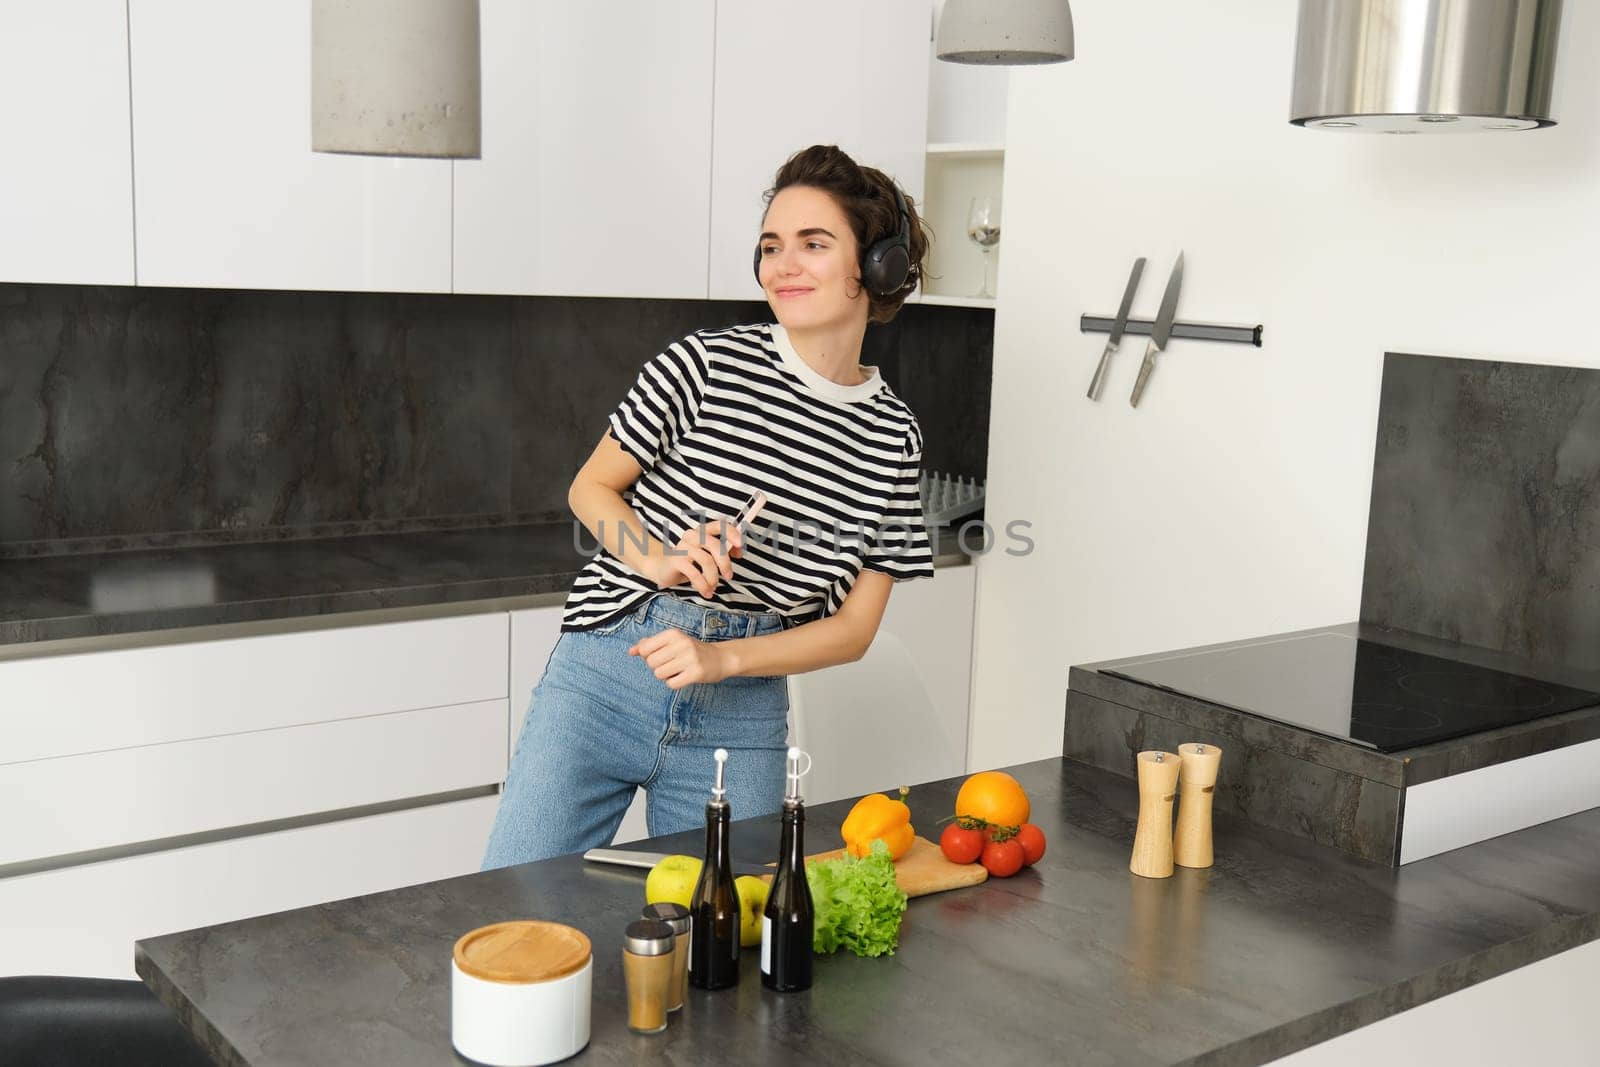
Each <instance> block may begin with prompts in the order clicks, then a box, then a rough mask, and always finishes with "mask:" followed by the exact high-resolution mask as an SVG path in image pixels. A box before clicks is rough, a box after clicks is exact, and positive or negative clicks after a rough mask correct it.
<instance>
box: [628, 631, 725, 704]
mask: <svg viewBox="0 0 1600 1067" xmlns="http://www.w3.org/2000/svg"><path fill="white" fill-rule="evenodd" d="M628 655H630V656H642V657H643V658H644V661H645V663H647V664H649V666H650V669H651V670H653V671H655V674H656V677H657V678H660V679H661V680H662V681H663V682H666V683H667V687H668V688H670V689H682V688H683V687H684V686H686V685H693V684H695V683H696V682H720V681H722V680H723V679H724V678H726V677H728V676H729V675H730V674H732V673H733V671H732V665H731V664H730V663H729V662H728V659H729V657H728V653H727V651H726V650H725V649H723V648H721V647H719V646H717V645H714V644H710V643H708V642H705V641H697V640H695V639H694V638H692V637H690V636H689V635H688V634H686V633H684V632H683V631H682V630H674V629H671V628H668V629H665V630H662V631H661V632H660V633H658V634H652V635H651V636H649V637H646V638H645V639H644V640H642V641H639V642H636V643H635V644H634V646H633V647H632V648H630V649H628Z"/></svg>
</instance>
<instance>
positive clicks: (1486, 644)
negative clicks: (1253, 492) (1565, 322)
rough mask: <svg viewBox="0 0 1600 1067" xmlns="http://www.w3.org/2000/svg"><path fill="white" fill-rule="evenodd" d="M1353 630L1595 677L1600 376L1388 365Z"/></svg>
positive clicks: (1469, 364) (1599, 651) (1454, 362)
mask: <svg viewBox="0 0 1600 1067" xmlns="http://www.w3.org/2000/svg"><path fill="white" fill-rule="evenodd" d="M1361 621H1362V622H1368V623H1375V624H1377V625H1380V626H1389V627H1395V628H1398V629H1402V630H1410V631H1413V632H1415V633H1421V634H1427V635H1429V636H1432V637H1440V638H1445V639H1446V640H1450V641H1459V642H1462V643H1464V644H1468V645H1476V646H1479V647H1482V648H1490V649H1496V650H1499V651H1502V652H1509V653H1513V654H1516V655H1519V656H1524V657H1527V658H1528V659H1531V660H1534V661H1536V662H1544V663H1559V664H1565V665H1567V666H1571V667H1576V668H1580V669H1584V670H1594V669H1597V668H1600V370H1585V369H1579V368H1574V367H1553V366H1540V365H1531V364H1519V363H1498V362H1489V361H1479V360H1469V359H1446V358H1438V357H1429V356H1410V355H1398V354H1394V353H1391V354H1389V355H1388V356H1387V358H1386V361H1385V363H1384V373H1383V395H1382V404H1381V408H1380V412H1379V416H1378V443H1377V454H1376V461H1375V463H1374V465H1373V484H1372V511H1371V517H1370V519H1369V521H1368V527H1367V557H1366V567H1365V573H1364V577H1363V582H1362V590H1361Z"/></svg>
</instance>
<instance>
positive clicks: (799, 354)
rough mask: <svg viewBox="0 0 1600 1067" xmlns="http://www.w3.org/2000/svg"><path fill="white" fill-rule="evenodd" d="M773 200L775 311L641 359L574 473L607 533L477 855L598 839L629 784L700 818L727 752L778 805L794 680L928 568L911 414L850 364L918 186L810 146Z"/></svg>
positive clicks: (763, 260) (896, 262) (912, 274)
mask: <svg viewBox="0 0 1600 1067" xmlns="http://www.w3.org/2000/svg"><path fill="white" fill-rule="evenodd" d="M766 200H767V209H766V213H765V215H764V217H763V220H762V223H763V224H762V233H761V237H760V239H759V241H758V243H757V246H756V253H755V265H756V277H757V280H758V281H759V282H760V283H761V287H762V289H763V290H764V291H765V293H766V296H767V300H768V302H769V303H770V304H771V306H772V310H773V313H774V315H776V317H777V320H778V321H777V323H775V324H769V325H758V326H741V327H734V328H732V329H727V330H714V331H702V332H699V333H695V334H692V335H690V336H689V337H686V338H684V339H683V340H682V341H680V342H678V343H676V344H673V345H671V346H670V347H669V348H668V349H667V350H666V351H665V352H663V353H661V354H660V355H659V356H657V357H656V358H655V359H653V360H651V361H650V362H649V363H647V364H646V365H645V367H644V369H643V370H642V371H641V372H640V374H639V378H638V381H637V382H636V383H635V384H634V386H633V388H632V390H630V391H629V393H628V395H627V397H626V398H624V400H623V401H622V404H621V405H620V406H619V407H618V408H617V410H616V411H615V412H613V413H612V415H611V419H610V429H609V431H608V432H607V433H606V434H605V435H604V436H603V437H602V438H601V439H600V443H599V445H597V446H596V448H595V450H594V453H593V454H592V455H591V456H590V457H589V459H588V461H587V462H586V463H585V464H584V466H583V469H582V470H580V471H579V472H578V475H577V477H576V478H575V479H574V480H573V482H572V488H571V490H570V492H569V494H568V502H569V503H570V505H571V507H572V510H573V513H574V514H575V515H576V516H577V517H578V519H579V521H581V522H582V523H583V524H584V526H585V527H587V528H588V530H589V532H590V533H591V534H592V535H594V537H595V538H596V539H597V540H598V541H599V543H600V545H601V551H600V552H599V553H598V554H597V555H596V556H595V557H594V558H593V559H591V560H590V562H589V564H588V565H587V566H586V567H585V568H584V570H583V571H582V573H580V574H579V576H578V578H577V580H576V581H575V582H574V583H573V587H572V591H571V593H570V595H569V596H568V598H567V602H566V607H565V609H564V613H563V618H562V627H561V629H562V634H561V637H560V639H559V641H558V642H557V644H556V647H555V650H554V651H553V652H552V653H551V655H550V661H549V663H548V664H547V666H546V667H545V673H544V677H543V678H542V679H541V681H540V682H539V685H538V686H537V687H536V688H535V690H534V693H533V699H532V702H531V704H530V706H529V708H528V716H527V720H526V722H525V724H524V726H523V730H522V735H521V738H520V740H519V741H518V744H517V750H516V753H515V754H514V755H513V757H512V761H511V770H510V774H509V776H508V777H507V780H506V788H505V793H504V794H503V796H502V797H501V801H500V809H499V812H498V814H497V816H496V818H495V825H494V830H493V832H492V833H491V834H490V838H489V847H488V851H487V854H486V856H485V858H484V868H485V869H489V868H492V867H502V866H507V865H509V864H513V863H525V862H529V861H531V860H536V859H543V858H545V857H548V856H556V855H562V854H565V853H569V852H576V851H580V850H583V849H587V848H592V847H595V846H599V845H604V844H606V843H608V842H609V841H610V840H611V838H612V836H613V835H614V834H615V833H616V829H617V826H618V825H619V824H620V823H621V821H622V817H623V815H624V814H625V813H626V811H627V808H628V805H629V803H630V801H631V800H632V797H633V792H634V789H635V788H637V787H643V788H644V789H645V790H646V791H647V800H648V804H647V822H648V826H649V831H650V834H651V835H652V836H655V835H659V834H665V833H672V832H675V831H679V830H686V829H689V828H691V827H695V826H699V825H701V823H702V820H703V817H704V810H705V802H706V799H707V797H708V796H709V795H710V790H711V786H712V783H713V780H714V777H715V763H714V761H713V758H712V753H713V752H714V751H715V750H716V749H718V748H726V749H728V750H729V752H730V758H729V760H728V764H727V772H726V773H727V777H726V783H725V784H726V788H727V796H728V800H729V803H730V804H731V805H732V808H733V814H734V817H735V818H747V817H750V816H757V815H764V814H770V813H772V812H776V811H777V810H778V809H779V807H780V806H781V803H782V793H783V784H784V767H783V762H784V752H785V745H786V739H787V734H788V707H789V703H788V694H787V687H786V681H785V676H786V675H789V674H795V673H799V672H802V671H811V670H816V669H818V668H820V667H827V666H831V665H833V664H836V663H845V662H849V661H851V660H856V659H859V658H861V656H862V655H863V654H864V653H865V652H866V650H867V646H868V645H870V644H871V643H872V638H873V635H874V634H875V633H876V632H877V629H878V623H879V621H880V620H881V619H882V617H883V610H884V606H885V605H886V604H887V603H888V599H889V590H890V586H891V585H892V584H893V582H894V581H896V580H902V579H907V578H916V577H931V576H932V574H933V564H932V558H931V555H930V553H929V549H928V541H927V536H926V534H925V532H924V531H923V528H922V510H921V503H920V500H919V497H918V492H917V477H918V469H919V466H920V463H921V458H922V436H921V431H920V429H919V428H918V426H917V421H916V418H915V417H914V416H913V415H912V413H911V410H910V409H909V408H907V407H906V405H905V404H904V403H903V402H902V401H901V400H900V399H899V398H898V397H896V396H895V395H894V393H892V392H891V391H890V390H889V388H888V386H887V385H885V384H884V382H883V380H882V378H881V377H880V376H879V375H878V372H877V369H876V368H874V367H863V366H861V363H860V357H861V344H862V339H863V338H864V336H865V334H866V329H867V324H868V322H880V323H881V322H888V321H889V320H890V319H892V318H893V317H894V316H895V314H896V312H898V311H899V309H900V305H901V304H902V303H903V302H904V300H905V298H906V296H907V295H908V294H909V293H910V292H911V291H912V290H913V289H914V288H916V285H917V281H918V279H919V278H920V277H921V273H922V263H923V259H924V257H925V256H926V254H927V239H926V237H925V235H924V232H923V228H922V225H921V223H920V221H919V220H918V218H917V216H916V213H915V210H914V207H913V205H912V203H911V201H910V198H909V197H904V196H903V195H902V194H901V193H900V192H899V190H898V189H897V188H896V187H895V185H894V183H893V182H892V180H891V179H890V178H888V177H887V176H886V175H884V174H883V173H882V172H881V171H877V170H874V169H872V168H867V167H860V166H858V165H857V164H856V163H855V162H854V161H853V160H852V159H850V157H849V156H847V155H846V154H845V153H843V152H841V151H840V150H839V149H837V148H835V147H832V146H824V145H817V146H813V147H811V148H808V149H805V150H804V151H802V152H799V153H798V154H796V155H795V156H794V157H793V158H791V159H790V160H789V161H788V162H787V163H785V164H784V165H783V167H782V169H780V170H779V171H778V175H777V178H776V180H775V181H774V183H773V188H772V190H771V191H769V192H768V193H767V195H766ZM756 492H760V493H762V494H764V495H765V497H766V504H765V510H764V511H763V512H762V514H761V516H760V518H759V519H757V520H756V521H755V522H753V523H751V524H750V526H749V528H748V529H741V528H740V526H739V525H738V523H736V522H735V521H734V519H735V517H736V516H738V514H739V512H740V511H741V509H742V508H743V506H744V505H745V504H746V503H747V501H749V500H750V499H751V497H752V494H753V493H756Z"/></svg>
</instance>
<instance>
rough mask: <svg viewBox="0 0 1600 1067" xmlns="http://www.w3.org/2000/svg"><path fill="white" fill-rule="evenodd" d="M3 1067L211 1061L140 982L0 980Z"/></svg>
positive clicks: (173, 1066) (189, 1065)
mask: <svg viewBox="0 0 1600 1067" xmlns="http://www.w3.org/2000/svg"><path fill="white" fill-rule="evenodd" d="M0 1064H4V1065H5V1067H216V1065H215V1064H214V1063H213V1062H212V1060H211V1057H209V1056H207V1055H206V1054H205V1053H204V1052H203V1051H201V1049H200V1046H199V1045H197V1044H195V1043H194V1039H193V1038H191V1037H190V1036H189V1035H188V1033H187V1032H186V1031H185V1030H184V1028H183V1026H182V1025H181V1024H180V1023H179V1022H178V1020H177V1018H176V1017H175V1016H174V1015H173V1014H172V1012H170V1011H168V1010H167V1007H166V1005H164V1004H162V1003H161V1002H160V1001H159V1000H157V999H156V998H155V997H154V996H153V995H152V994H151V993H150V991H149V990H147V989H146V988H145V987H144V984H143V983H142V982H130V981H123V980H120V979H116V978H55V977H23V978H0Z"/></svg>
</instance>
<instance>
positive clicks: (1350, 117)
mask: <svg viewBox="0 0 1600 1067" xmlns="http://www.w3.org/2000/svg"><path fill="white" fill-rule="evenodd" d="M1560 27H1561V0H1300V30H1299V40H1298V42H1297V45H1296V48H1295V63H1294V101H1293V104H1292V106H1291V108H1290V119H1289V121H1290V122H1293V123H1295V124H1296V125H1299V126H1305V127H1308V128H1312V129H1324V130H1326V129H1333V130H1368V131H1378V132H1382V133H1458V132H1469V131H1478V130H1533V129H1539V128H1541V127H1544V126H1554V125H1555V119H1553V118H1551V117H1550V91H1551V85H1552V83H1553V82H1554V80H1555V65H1556V40H1557V38H1558V36H1559V33H1560Z"/></svg>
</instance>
